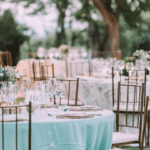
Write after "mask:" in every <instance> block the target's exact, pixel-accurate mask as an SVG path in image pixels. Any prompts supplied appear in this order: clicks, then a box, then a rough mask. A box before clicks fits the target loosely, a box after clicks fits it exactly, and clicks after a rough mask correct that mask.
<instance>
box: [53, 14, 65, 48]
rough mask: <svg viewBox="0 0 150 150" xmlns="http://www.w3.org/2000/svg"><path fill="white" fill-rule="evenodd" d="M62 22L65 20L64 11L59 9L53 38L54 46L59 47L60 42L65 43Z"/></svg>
mask: <svg viewBox="0 0 150 150" xmlns="http://www.w3.org/2000/svg"><path fill="white" fill-rule="evenodd" d="M64 22H65V12H62V11H60V12H59V18H58V27H57V29H58V30H57V31H56V40H55V46H56V47H59V46H60V45H62V44H66V34H65V28H64Z"/></svg>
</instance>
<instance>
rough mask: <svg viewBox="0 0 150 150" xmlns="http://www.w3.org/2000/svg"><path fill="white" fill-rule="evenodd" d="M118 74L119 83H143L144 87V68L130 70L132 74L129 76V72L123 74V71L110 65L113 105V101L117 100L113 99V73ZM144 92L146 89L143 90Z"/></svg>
mask: <svg viewBox="0 0 150 150" xmlns="http://www.w3.org/2000/svg"><path fill="white" fill-rule="evenodd" d="M116 72H117V73H118V74H119V80H120V82H121V83H127V84H132V83H134V84H136V85H138V84H142V83H145V87H146V81H147V78H146V74H147V71H146V68H145V69H144V70H132V73H133V75H134V76H132V77H130V76H129V72H125V74H123V71H121V70H119V69H114V67H112V104H113V106H114V103H115V102H116V101H117V100H115V83H114V82H115V78H114V76H115V73H116ZM140 74H142V77H141V76H140ZM125 75H126V76H125ZM145 92H146V90H145Z"/></svg>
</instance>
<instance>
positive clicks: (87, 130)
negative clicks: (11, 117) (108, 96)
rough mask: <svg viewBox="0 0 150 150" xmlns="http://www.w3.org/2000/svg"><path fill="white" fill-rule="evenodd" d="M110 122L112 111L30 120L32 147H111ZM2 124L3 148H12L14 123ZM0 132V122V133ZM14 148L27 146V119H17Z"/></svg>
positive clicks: (96, 149)
mask: <svg viewBox="0 0 150 150" xmlns="http://www.w3.org/2000/svg"><path fill="white" fill-rule="evenodd" d="M49 118H50V117H49ZM49 118H48V119H49ZM113 122H114V114H113V113H109V115H106V116H96V117H94V118H90V119H54V120H53V119H52V120H51V121H50V120H48V121H47V122H46V121H44V122H40V121H38V122H36V121H34V120H33V122H32V150H108V149H111V143H112V134H113ZM4 127H5V129H4V138H5V139H4V142H5V149H4V150H15V123H5V126H4ZM1 133H2V127H1V123H0V135H2V134H1ZM1 144H2V136H0V145H1ZM1 149H2V147H1V146H0V150H1ZM18 150H28V122H27V121H26V122H19V123H18Z"/></svg>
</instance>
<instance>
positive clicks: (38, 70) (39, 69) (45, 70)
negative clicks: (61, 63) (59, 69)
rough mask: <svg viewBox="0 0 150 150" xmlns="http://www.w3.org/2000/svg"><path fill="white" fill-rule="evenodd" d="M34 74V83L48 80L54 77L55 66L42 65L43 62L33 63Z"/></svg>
mask: <svg viewBox="0 0 150 150" xmlns="http://www.w3.org/2000/svg"><path fill="white" fill-rule="evenodd" d="M50 70H51V73H52V76H50V75H49V71H50ZM32 72H33V80H34V81H41V80H48V79H49V78H50V77H54V64H50V65H45V64H42V63H41V62H38V63H35V62H33V63H32ZM37 75H38V76H37Z"/></svg>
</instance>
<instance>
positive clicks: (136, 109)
mask: <svg viewBox="0 0 150 150" xmlns="http://www.w3.org/2000/svg"><path fill="white" fill-rule="evenodd" d="M122 87H126V91H125V90H122V91H121V88H122ZM131 88H133V90H134V93H132V95H133V97H131V94H130V93H129V91H130V89H131ZM145 90H146V87H145V83H142V85H136V84H135V85H133V84H132V85H130V84H128V83H127V84H122V83H120V82H118V98H117V111H116V131H117V132H119V130H120V127H130V128H138V130H139V144H140V147H141V148H142V147H143V142H144V139H145V140H146V118H147V108H148V101H149V97H146V96H145ZM125 92H126V99H125V101H124V99H123V100H122V98H124V96H123V97H122V96H121V93H125ZM130 98H131V99H130ZM121 113H123V114H124V115H125V120H124V124H123V122H121V121H120V117H121V116H120V114H121ZM129 115H130V116H129ZM146 142H147V141H146Z"/></svg>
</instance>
